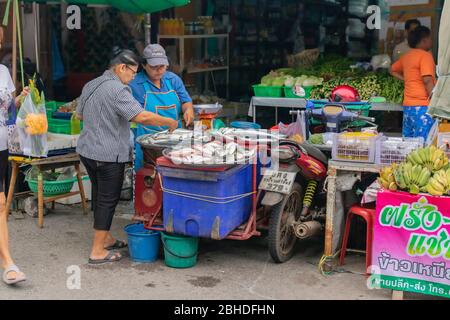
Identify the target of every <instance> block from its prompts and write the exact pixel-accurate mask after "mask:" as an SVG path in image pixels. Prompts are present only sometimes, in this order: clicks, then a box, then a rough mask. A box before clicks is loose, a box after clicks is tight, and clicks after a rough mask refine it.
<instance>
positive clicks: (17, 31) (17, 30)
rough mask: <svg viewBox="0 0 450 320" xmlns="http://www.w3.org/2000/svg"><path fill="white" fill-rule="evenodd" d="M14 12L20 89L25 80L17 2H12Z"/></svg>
mask: <svg viewBox="0 0 450 320" xmlns="http://www.w3.org/2000/svg"><path fill="white" fill-rule="evenodd" d="M14 12H15V16H16V24H17V29H16V33H17V37H18V40H19V41H18V42H19V58H20V76H21V80H22V88H24V87H25V79H24V72H23V50H22V32H21V27H20V26H21V23H20V11H19V0H15V1H14Z"/></svg>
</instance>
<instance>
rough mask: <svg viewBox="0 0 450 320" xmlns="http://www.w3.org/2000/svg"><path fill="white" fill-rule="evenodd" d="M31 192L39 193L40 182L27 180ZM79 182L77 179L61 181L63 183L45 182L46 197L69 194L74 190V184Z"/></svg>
mask: <svg viewBox="0 0 450 320" xmlns="http://www.w3.org/2000/svg"><path fill="white" fill-rule="evenodd" d="M26 181H27V182H28V187H29V188H30V190H31V191H32V192H33V193H35V194H37V193H38V181H37V180H32V179H26ZM75 181H77V179H76V178H73V179H67V180H61V181H45V180H44V183H43V185H44V196H57V195H60V194H64V193H69V192H70V190H72V187H73V184H74V183H75Z"/></svg>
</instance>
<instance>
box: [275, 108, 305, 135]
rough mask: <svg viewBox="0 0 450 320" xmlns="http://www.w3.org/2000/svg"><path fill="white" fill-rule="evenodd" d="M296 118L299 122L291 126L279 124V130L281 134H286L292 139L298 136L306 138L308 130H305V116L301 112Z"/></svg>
mask: <svg viewBox="0 0 450 320" xmlns="http://www.w3.org/2000/svg"><path fill="white" fill-rule="evenodd" d="M296 117H297V120H296V121H295V122H292V123H290V124H284V123H282V122H280V123H279V124H278V130H279V132H280V134H284V135H286V136H288V137H292V136H295V135H297V134H298V135H300V136H302V137H303V138H304V137H305V135H306V130H305V122H304V114H303V113H302V112H299V113H298V115H297V116H296Z"/></svg>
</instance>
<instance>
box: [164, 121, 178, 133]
mask: <svg viewBox="0 0 450 320" xmlns="http://www.w3.org/2000/svg"><path fill="white" fill-rule="evenodd" d="M167 126H168V127H169V131H170V132H173V131H174V130H175V129H176V128H178V121H177V120H174V119H172V118H167Z"/></svg>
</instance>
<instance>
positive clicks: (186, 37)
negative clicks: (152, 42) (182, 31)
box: [158, 33, 228, 39]
mask: <svg viewBox="0 0 450 320" xmlns="http://www.w3.org/2000/svg"><path fill="white" fill-rule="evenodd" d="M158 37H159V38H160V39H204V38H226V37H228V33H223V34H188V35H159V36H158Z"/></svg>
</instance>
